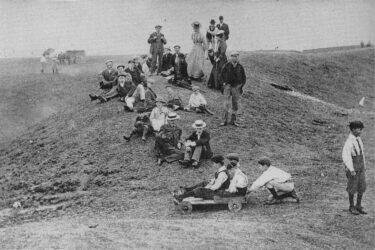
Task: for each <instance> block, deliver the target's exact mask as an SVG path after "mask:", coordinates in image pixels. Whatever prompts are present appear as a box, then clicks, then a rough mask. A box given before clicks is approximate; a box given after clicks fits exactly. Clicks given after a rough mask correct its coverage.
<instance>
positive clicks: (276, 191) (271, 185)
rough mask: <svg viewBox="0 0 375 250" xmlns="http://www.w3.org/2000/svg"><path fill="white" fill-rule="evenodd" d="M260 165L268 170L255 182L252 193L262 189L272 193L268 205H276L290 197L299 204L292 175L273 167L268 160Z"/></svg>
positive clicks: (261, 160) (260, 161) (262, 160)
mask: <svg viewBox="0 0 375 250" xmlns="http://www.w3.org/2000/svg"><path fill="white" fill-rule="evenodd" d="M258 163H259V165H260V166H261V168H267V170H266V171H264V172H263V174H262V175H261V176H260V177H258V179H256V181H255V182H253V184H252V185H251V187H250V189H249V191H250V192H254V191H256V190H258V189H259V188H261V187H266V188H267V189H268V190H269V191H270V192H271V195H270V196H269V197H268V204H274V203H275V202H277V201H281V200H282V199H284V198H288V197H291V198H294V199H295V200H296V201H297V203H298V202H299V198H298V196H297V194H296V191H295V189H294V183H293V182H291V177H292V176H291V174H289V173H287V172H285V171H283V170H281V169H279V168H277V167H274V166H271V161H270V160H269V159H268V158H262V159H260V160H259V161H258Z"/></svg>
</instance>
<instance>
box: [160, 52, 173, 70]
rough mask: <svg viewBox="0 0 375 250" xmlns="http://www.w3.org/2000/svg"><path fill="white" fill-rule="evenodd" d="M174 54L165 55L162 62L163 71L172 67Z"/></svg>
mask: <svg viewBox="0 0 375 250" xmlns="http://www.w3.org/2000/svg"><path fill="white" fill-rule="evenodd" d="M172 56H173V55H172V54H171V53H168V54H165V55H163V58H162V64H161V71H166V70H168V69H170V68H171V67H172V64H171V59H172Z"/></svg>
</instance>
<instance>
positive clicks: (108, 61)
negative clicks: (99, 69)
mask: <svg viewBox="0 0 375 250" xmlns="http://www.w3.org/2000/svg"><path fill="white" fill-rule="evenodd" d="M110 62H111V63H113V60H107V61H105V64H107V63H110Z"/></svg>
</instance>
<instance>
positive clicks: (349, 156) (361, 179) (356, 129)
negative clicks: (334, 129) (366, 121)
mask: <svg viewBox="0 0 375 250" xmlns="http://www.w3.org/2000/svg"><path fill="white" fill-rule="evenodd" d="M349 128H350V134H349V136H348V138H347V139H346V142H345V145H344V148H343V150H342V160H343V162H344V165H345V171H346V177H347V178H348V184H347V188H346V191H347V192H348V194H349V204H350V206H349V212H350V213H352V214H354V215H358V214H367V213H366V212H365V211H364V210H363V207H362V205H361V202H362V196H363V193H364V192H365V191H366V175H365V155H364V153H363V143H362V140H361V137H360V135H361V133H362V129H363V128H364V125H363V123H362V122H361V121H352V122H350V124H349ZM356 193H357V204H356V205H355V206H354V195H355V194H356Z"/></svg>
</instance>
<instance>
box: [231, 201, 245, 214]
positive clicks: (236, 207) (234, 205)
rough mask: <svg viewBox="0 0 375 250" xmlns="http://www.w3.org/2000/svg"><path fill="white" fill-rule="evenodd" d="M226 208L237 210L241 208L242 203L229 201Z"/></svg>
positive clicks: (232, 210)
mask: <svg viewBox="0 0 375 250" xmlns="http://www.w3.org/2000/svg"><path fill="white" fill-rule="evenodd" d="M228 208H229V211H231V212H238V211H240V210H241V208H242V204H241V202H240V201H229V203H228Z"/></svg>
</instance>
